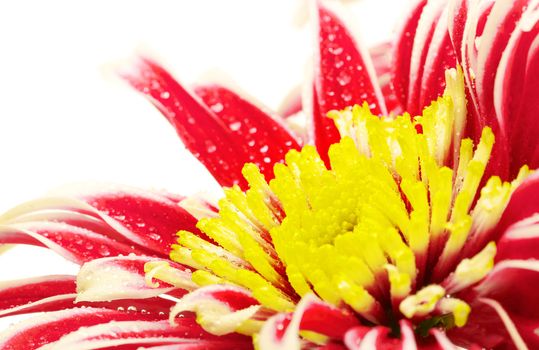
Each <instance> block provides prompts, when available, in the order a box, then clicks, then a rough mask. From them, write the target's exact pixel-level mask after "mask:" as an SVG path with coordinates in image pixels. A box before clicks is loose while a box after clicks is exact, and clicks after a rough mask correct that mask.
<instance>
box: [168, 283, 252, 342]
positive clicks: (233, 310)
mask: <svg viewBox="0 0 539 350" xmlns="http://www.w3.org/2000/svg"><path fill="white" fill-rule="evenodd" d="M259 309H260V305H259V304H258V302H257V301H256V299H254V298H253V297H252V295H251V293H250V292H249V291H247V290H245V289H243V288H240V287H235V286H232V285H210V286H207V287H202V288H199V289H197V290H195V291H193V292H191V293H189V294H187V295H185V296H184V297H183V298H181V299H180V300H179V301H178V303H177V304H176V305H175V306H174V307H173V308H172V310H171V311H170V322H171V323H175V322H176V321H177V319H178V318H177V317H176V316H178V314H180V313H183V312H185V311H192V312H195V313H196V314H197V322H198V323H199V324H200V325H201V326H202V328H204V329H205V330H206V331H208V332H210V333H212V334H216V335H225V334H229V333H233V332H234V331H236V330H237V328H238V327H240V326H241V325H242V324H243V323H244V322H245V321H247V320H249V319H251V318H252V317H253V316H254V315H255V314H256V313H257V311H258V310H259Z"/></svg>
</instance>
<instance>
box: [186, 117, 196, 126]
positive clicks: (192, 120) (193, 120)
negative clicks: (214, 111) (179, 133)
mask: <svg viewBox="0 0 539 350" xmlns="http://www.w3.org/2000/svg"><path fill="white" fill-rule="evenodd" d="M195 122H196V121H195V118H193V117H189V118H187V123H189V124H191V125H193V124H195Z"/></svg>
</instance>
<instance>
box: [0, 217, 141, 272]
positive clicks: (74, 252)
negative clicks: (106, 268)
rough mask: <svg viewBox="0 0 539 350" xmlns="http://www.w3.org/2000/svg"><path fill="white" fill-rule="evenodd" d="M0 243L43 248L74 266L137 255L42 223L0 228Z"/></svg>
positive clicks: (59, 225) (69, 228)
mask: <svg viewBox="0 0 539 350" xmlns="http://www.w3.org/2000/svg"><path fill="white" fill-rule="evenodd" d="M0 243H15V244H31V245H37V246H42V247H47V248H49V249H52V250H54V251H55V252H56V253H58V254H59V255H61V256H63V257H64V258H66V259H67V260H70V261H73V262H75V263H78V264H82V263H84V262H86V261H90V260H93V259H97V258H100V257H102V256H107V255H121V254H124V255H127V254H130V253H138V254H141V252H140V251H139V250H138V249H135V248H134V247H130V246H127V245H125V244H123V243H119V242H118V241H115V240H112V239H110V238H108V237H106V236H103V235H101V234H98V233H95V232H92V231H89V230H86V229H84V228H80V227H75V226H72V225H67V224H63V223H55V222H46V221H45V222H29V223H21V224H13V225H9V226H0Z"/></svg>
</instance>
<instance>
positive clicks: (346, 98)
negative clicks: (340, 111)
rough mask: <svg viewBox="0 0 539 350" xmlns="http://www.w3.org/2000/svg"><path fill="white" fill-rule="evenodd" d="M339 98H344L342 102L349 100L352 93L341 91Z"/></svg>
mask: <svg viewBox="0 0 539 350" xmlns="http://www.w3.org/2000/svg"><path fill="white" fill-rule="evenodd" d="M341 98H342V99H343V100H344V102H350V101H351V100H352V95H351V94H350V93H348V92H343V93H342V94H341Z"/></svg>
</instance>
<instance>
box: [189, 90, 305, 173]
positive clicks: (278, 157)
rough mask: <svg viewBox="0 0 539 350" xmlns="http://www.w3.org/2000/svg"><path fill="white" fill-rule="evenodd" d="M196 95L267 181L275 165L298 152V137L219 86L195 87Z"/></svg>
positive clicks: (253, 106) (264, 111) (278, 122)
mask: <svg viewBox="0 0 539 350" xmlns="http://www.w3.org/2000/svg"><path fill="white" fill-rule="evenodd" d="M195 93H196V94H197V95H198V96H199V97H200V98H201V99H202V101H203V102H204V103H205V104H206V105H207V106H208V107H210V109H211V110H212V111H213V112H214V114H215V115H216V116H217V117H218V118H219V119H220V120H221V121H222V122H223V123H224V124H225V125H227V126H228V129H229V131H230V133H231V134H232V136H233V137H234V140H235V142H237V143H238V144H239V146H242V147H243V151H244V152H245V154H248V159H245V162H247V161H248V162H252V163H255V164H257V165H258V167H259V168H260V170H261V172H262V173H263V174H264V175H265V176H266V178H267V179H271V178H273V164H274V163H277V162H281V161H282V160H283V159H284V156H285V154H286V152H288V151H289V150H290V149H299V148H300V143H299V142H298V138H297V137H296V136H295V135H294V134H293V133H292V131H291V130H289V129H288V127H287V126H286V125H285V124H284V122H282V121H280V120H279V118H278V117H276V116H272V115H271V114H270V112H269V111H266V110H264V109H262V108H260V107H257V106H255V105H254V104H252V103H250V102H248V101H247V100H245V99H244V98H242V97H240V96H239V95H237V94H236V93H234V92H232V91H231V90H229V89H227V88H226V87H223V86H220V85H206V86H198V87H196V88H195Z"/></svg>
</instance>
